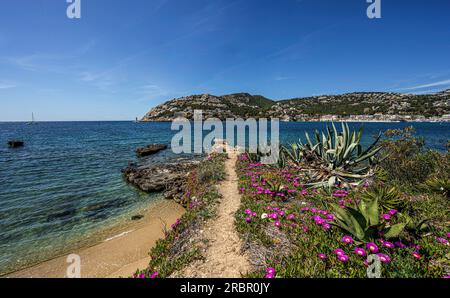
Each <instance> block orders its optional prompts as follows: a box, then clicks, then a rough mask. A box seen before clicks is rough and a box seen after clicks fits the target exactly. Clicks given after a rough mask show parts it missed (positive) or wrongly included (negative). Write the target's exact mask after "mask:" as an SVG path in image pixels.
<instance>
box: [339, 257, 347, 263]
mask: <svg viewBox="0 0 450 298" xmlns="http://www.w3.org/2000/svg"><path fill="white" fill-rule="evenodd" d="M337 258H338V260H339V261H341V262H343V263H345V262H347V261H348V256H347V255H338V256H337Z"/></svg>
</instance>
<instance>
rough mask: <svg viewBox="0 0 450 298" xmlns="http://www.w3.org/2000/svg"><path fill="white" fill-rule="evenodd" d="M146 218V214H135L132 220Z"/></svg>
mask: <svg viewBox="0 0 450 298" xmlns="http://www.w3.org/2000/svg"><path fill="white" fill-rule="evenodd" d="M143 218H144V215H141V214H138V215H133V216H132V217H131V220H141V219H143Z"/></svg>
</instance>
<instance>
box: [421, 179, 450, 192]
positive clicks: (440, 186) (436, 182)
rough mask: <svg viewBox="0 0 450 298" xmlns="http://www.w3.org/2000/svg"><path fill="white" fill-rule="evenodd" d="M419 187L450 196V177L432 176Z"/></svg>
mask: <svg viewBox="0 0 450 298" xmlns="http://www.w3.org/2000/svg"><path fill="white" fill-rule="evenodd" d="M419 188H420V189H422V190H425V191H431V192H437V193H441V194H443V195H445V196H447V197H449V196H450V179H449V178H447V177H432V178H429V179H428V180H427V181H425V182H424V183H422V184H420V185H419Z"/></svg>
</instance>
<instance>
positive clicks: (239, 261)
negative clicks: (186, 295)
mask: <svg viewBox="0 0 450 298" xmlns="http://www.w3.org/2000/svg"><path fill="white" fill-rule="evenodd" d="M226 150H227V152H228V157H229V159H228V160H227V161H226V162H225V172H226V174H227V178H226V179H225V180H224V181H222V182H221V183H220V184H219V191H220V194H221V195H222V199H221V201H220V203H219V206H218V207H217V217H216V218H214V219H212V220H211V221H210V222H209V223H208V225H207V228H206V229H205V238H206V239H207V240H208V243H209V247H208V249H207V251H206V255H205V259H206V260H204V261H197V262H194V263H192V264H191V265H190V266H188V268H186V269H185V270H183V272H182V276H183V277H200V278H214V277H221V278H239V277H241V275H243V274H245V273H247V272H248V271H249V269H250V264H249V261H248V258H247V257H246V256H245V255H242V254H241V252H240V251H241V240H240V238H239V235H238V233H237V232H236V228H235V225H234V221H235V218H234V216H235V213H236V211H237V210H238V209H239V206H240V203H241V196H240V194H239V190H238V183H237V181H238V178H237V175H236V171H235V164H236V161H237V156H238V153H237V152H236V151H235V150H234V149H232V148H230V147H228V146H226Z"/></svg>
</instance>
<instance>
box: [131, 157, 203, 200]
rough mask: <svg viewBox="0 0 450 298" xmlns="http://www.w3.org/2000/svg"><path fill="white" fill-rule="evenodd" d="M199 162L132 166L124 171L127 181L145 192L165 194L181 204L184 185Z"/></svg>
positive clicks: (167, 197)
mask: <svg viewBox="0 0 450 298" xmlns="http://www.w3.org/2000/svg"><path fill="white" fill-rule="evenodd" d="M197 164H198V161H193V160H189V161H182V162H171V163H166V164H161V165H153V166H138V165H136V164H130V165H129V166H128V167H126V168H125V169H123V170H122V173H123V175H124V177H125V180H126V181H127V182H128V183H130V184H132V185H134V186H136V187H137V188H139V189H140V190H142V191H145V192H149V193H152V192H164V197H165V198H166V199H173V200H175V201H176V202H181V200H182V197H183V195H184V184H185V182H186V178H187V176H188V174H189V173H190V171H191V170H192V169H194V168H195V167H196V165H197Z"/></svg>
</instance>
